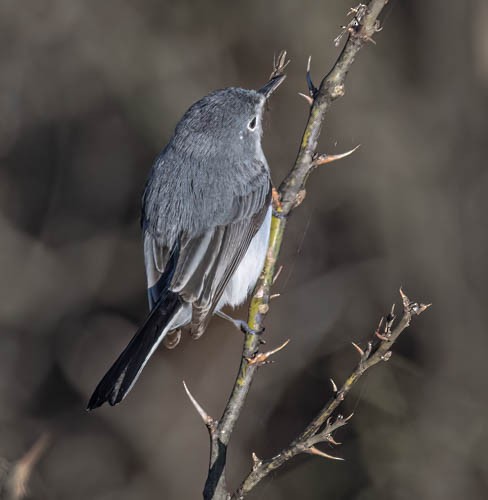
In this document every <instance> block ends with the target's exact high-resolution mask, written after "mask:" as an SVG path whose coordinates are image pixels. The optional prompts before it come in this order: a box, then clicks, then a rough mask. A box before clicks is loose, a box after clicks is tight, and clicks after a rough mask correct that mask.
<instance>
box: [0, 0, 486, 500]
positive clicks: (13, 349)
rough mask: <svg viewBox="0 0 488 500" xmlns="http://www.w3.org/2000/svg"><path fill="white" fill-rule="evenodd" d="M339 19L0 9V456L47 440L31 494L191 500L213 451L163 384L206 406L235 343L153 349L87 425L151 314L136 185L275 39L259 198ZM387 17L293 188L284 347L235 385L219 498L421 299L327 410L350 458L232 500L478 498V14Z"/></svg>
mask: <svg viewBox="0 0 488 500" xmlns="http://www.w3.org/2000/svg"><path fill="white" fill-rule="evenodd" d="M351 6H352V3H351V2H347V1H343V0H328V1H315V0H301V1H298V0H280V1H277V0H273V1H267V2H260V1H259V0H251V1H246V2H227V1H214V2H190V1H188V0H182V1H179V2H168V1H162V0H159V1H155V0H139V1H138V2H131V1H129V0H106V1H104V2H96V1H91V0H90V1H85V2H76V1H72V0H68V1H66V0H35V1H34V0H30V1H29V0H26V1H23V2H18V1H14V0H3V1H2V2H1V3H0V176H1V178H0V193H1V194H0V246H1V251H0V272H1V279H0V456H1V457H3V459H4V460H7V461H14V460H16V459H18V458H20V457H21V456H22V455H23V454H24V453H25V452H26V451H27V449H29V447H30V446H31V445H32V443H33V442H34V441H35V440H36V439H37V438H38V437H39V436H40V435H41V434H42V433H43V432H46V431H48V432H50V433H51V444H50V446H49V447H48V448H47V450H46V452H45V453H44V455H43V457H42V459H41V460H40V462H39V463H38V465H37V466H36V468H35V470H34V473H33V476H32V479H31V481H30V492H29V494H28V498H31V499H36V500H37V499H38V500H41V499H49V500H53V499H54V500H58V499H59V500H64V499H70V500H77V499H80V500H81V499H83V500H86V499H90V500H112V499H117V500H133V499H141V500H152V499H162V498H164V499H167V500H181V499H193V498H200V496H201V491H202V487H203V483H204V479H205V477H206V469H207V459H208V439H207V434H206V430H205V429H204V427H203V426H202V424H201V422H200V420H199V418H198V416H197V415H196V413H195V411H194V409H193V408H192V407H191V405H190V404H189V402H188V400H187V398H186V396H185V394H184V391H183V388H182V380H186V381H187V383H188V385H189V387H190V389H191V391H192V392H193V394H194V395H195V396H196V397H197V399H198V400H199V401H200V402H201V403H202V405H204V406H205V408H206V409H207V410H208V412H209V413H211V414H212V415H214V416H218V415H219V414H220V412H221V411H222V409H223V407H224V404H225V402H226V398H227V396H228V393H229V390H230V388H231V386H232V383H233V380H234V376H235V372H236V367H237V363H238V360H239V357H240V352H241V337H240V334H239V333H237V332H235V331H233V330H232V328H229V326H228V325H227V324H225V323H224V322H223V321H222V320H220V319H214V320H213V321H212V323H211V326H210V328H209V330H208V331H207V333H206V335H205V336H204V337H203V338H202V339H201V340H199V341H198V342H193V341H191V340H189V339H184V341H183V342H182V344H181V345H180V346H179V347H178V348H177V349H176V350H174V351H167V350H165V349H164V348H161V349H160V350H159V351H158V352H157V353H156V354H155V355H154V357H153V359H152V360H151V362H150V363H149V364H148V366H147V368H146V369H145V370H144V373H143V375H142V377H141V379H140V381H139V382H138V384H137V386H136V388H135V390H134V391H133V392H132V393H131V394H130V396H129V397H128V398H127V399H126V400H125V401H124V403H123V404H122V405H119V406H118V407H116V408H102V409H100V410H97V411H96V412H92V413H86V412H85V411H84V407H85V404H86V401H87V399H88V397H89V395H90V394H91V391H92V390H93V388H94V386H95V385H96V383H97V382H98V380H99V378H100V377H101V376H102V375H103V373H104V372H105V370H106V369H107V368H108V366H109V365H110V364H111V362H112V361H113V360H114V358H115V357H116V356H117V355H118V353H119V352H120V350H121V349H122V348H123V347H124V346H125V344H126V343H127V342H128V340H129V338H130V337H131V335H132V333H133V332H134V330H135V329H136V327H137V325H138V324H139V323H140V322H141V320H142V319H143V318H144V315H145V314H146V310H147V304H146V293H145V281H144V280H145V277H144V269H143V261H142V248H141V239H140V231H139V210H140V195H141V192H142V189H143V185H144V181H145V177H146V175H147V173H148V170H149V168H150V166H151V162H152V160H153V159H154V157H155V156H156V155H157V153H158V151H159V150H160V149H161V148H162V147H163V145H164V144H165V143H166V141H167V140H168V138H169V137H170V135H171V133H172V130H173V127H174V126H175V124H176V122H177V120H178V119H179V117H180V116H181V115H182V113H183V112H184V111H185V110H186V108H187V107H188V106H189V105H190V104H191V103H192V102H194V101H195V100H197V99H198V98H200V97H201V96H203V95H204V94H206V93H207V92H209V91H211V90H213V89H215V88H220V87H225V86H243V87H251V88H252V87H254V88H256V87H258V86H260V85H262V84H263V83H264V82H265V81H266V79H267V77H268V75H269V72H270V68H271V62H272V58H273V55H274V54H276V53H278V51H279V50H280V49H281V48H286V49H287V50H288V52H289V56H290V57H291V59H292V62H291V64H290V66H289V70H288V79H287V80H286V83H285V85H284V86H282V87H281V88H280V90H279V92H278V93H277V95H276V96H275V97H274V98H273V101H272V104H271V109H270V112H269V114H268V117H267V126H266V130H265V150H266V154H267V157H268V160H269V163H270V165H271V168H272V172H273V178H274V181H275V182H276V183H277V184H278V183H279V182H280V181H281V179H282V178H283V177H284V175H285V174H286V172H287V171H288V169H289V168H290V166H291V165H292V163H293V160H294V157H295V154H296V151H297V145H298V143H299V139H300V136H301V132H302V130H303V127H304V123H305V120H306V118H307V105H306V103H305V101H304V100H303V99H301V98H300V97H298V95H297V92H299V91H302V92H303V91H304V90H305V88H306V84H305V67H306V62H307V58H308V56H309V55H312V75H313V76H314V77H315V79H316V80H317V81H319V80H320V77H321V76H322V75H323V74H325V72H326V71H327V70H328V68H330V66H331V64H332V63H333V62H334V60H335V58H336V56H337V54H338V48H336V47H335V46H334V43H333V40H334V38H335V37H336V35H337V34H338V33H339V31H340V25H342V24H344V23H345V22H346V21H347V18H346V16H345V14H346V12H347V10H348V8H349V7H351ZM383 17H384V30H383V31H382V32H381V33H379V34H378V35H377V36H376V42H377V45H369V46H368V47H366V48H365V49H364V50H363V51H362V52H361V53H360V55H359V57H358V59H357V61H356V63H355V64H354V67H353V69H352V71H351V73H350V75H349V78H348V80H347V87H346V95H345V97H344V98H343V99H341V100H340V101H338V102H336V103H335V104H334V106H333V110H332V111H331V113H330V114H329V115H328V117H327V121H326V124H325V127H324V131H323V137H322V140H321V144H320V148H319V149H320V151H326V152H328V153H339V152H342V151H344V150H347V149H350V148H352V147H354V146H356V145H357V144H361V147H360V149H359V150H358V151H357V152H356V153H355V154H354V155H353V156H352V157H350V158H348V159H346V160H344V161H342V162H340V164H339V163H336V164H333V165H332V166H330V167H329V166H328V167H324V168H323V169H322V170H319V171H317V172H315V173H314V174H313V177H312V178H311V179H310V182H309V184H308V195H307V198H306V200H305V202H304V203H303V205H302V206H301V207H300V208H299V209H297V210H296V211H295V213H294V214H293V216H292V219H291V220H290V224H289V226H288V229H287V234H286V241H285V243H284V248H283V252H282V256H281V263H282V264H283V265H284V269H283V272H282V274H281V276H280V278H279V279H278V281H277V283H276V288H275V290H276V292H279V293H281V297H280V298H279V299H276V300H275V301H273V303H272V308H271V312H270V314H269V317H268V319H267V321H266V326H267V330H266V338H267V340H268V345H269V346H275V345H278V344H279V343H281V342H283V341H284V340H285V339H287V338H291V339H292V342H291V343H290V345H289V346H288V347H287V348H286V349H285V350H284V351H283V352H281V353H280V354H279V355H277V356H276V361H277V362H276V363H275V364H273V365H271V366H268V367H266V368H263V369H262V370H261V371H260V372H259V374H258V376H257V377H256V380H255V383H254V385H253V387H252V391H251V394H250V397H249V400H248V403H247V406H246V408H245V411H244V413H243V414H242V417H241V419H240V421H239V424H238V426H237V429H236V432H235V434H234V437H233V440H232V442H231V447H230V451H229V482H230V484H231V485H233V486H237V485H238V483H239V481H240V480H241V479H242V478H243V476H244V474H245V473H246V472H247V471H248V469H249V467H250V464H251V452H252V451H254V452H256V453H257V454H258V455H259V456H260V457H268V456H271V455H272V454H274V453H276V452H277V451H279V449H280V448H281V447H282V446H284V445H286V444H287V443H288V442H289V441H290V440H291V439H292V438H293V437H294V436H295V435H296V433H297V432H298V431H300V430H301V429H302V428H303V426H304V425H305V424H306V423H307V422H308V421H309V420H310V419H311V418H312V417H313V415H314V414H315V412H316V411H317V410H318V409H319V408H320V407H321V405H322V404H323V403H324V402H325V401H326V400H327V398H328V397H329V396H330V394H331V388H330V383H329V377H333V378H334V379H335V380H336V382H337V383H340V382H341V381H343V380H344V377H345V376H346V375H347V373H348V372H349V371H350V370H351V369H352V368H353V366H354V365H355V363H356V361H357V354H356V353H355V352H354V350H353V349H352V348H351V346H350V342H351V341H356V342H359V343H363V345H364V342H366V340H367V339H368V338H370V336H371V334H372V332H373V331H374V328H375V326H376V324H377V322H378V320H379V318H380V317H381V316H382V315H383V314H385V313H386V312H387V311H388V310H389V308H390V306H391V303H392V302H393V301H396V302H397V303H399V295H398V288H399V286H400V285H403V287H404V288H405V290H406V291H407V293H408V294H409V295H410V296H411V298H413V299H418V300H423V301H425V302H433V304H434V305H433V307H432V308H431V309H430V310H429V311H428V312H426V313H425V314H424V315H422V316H421V317H420V318H418V319H417V320H416V321H415V322H414V323H413V324H412V326H411V328H410V329H409V330H408V332H406V333H405V334H404V335H403V337H402V338H401V340H400V342H399V344H398V345H397V346H396V347H395V350H394V355H393V357H392V359H391V361H390V362H388V363H387V364H384V365H381V366H379V367H376V368H375V369H373V370H372V371H371V372H369V374H368V375H367V376H366V377H365V378H364V379H363V380H361V382H360V384H359V385H358V387H357V388H356V389H355V391H354V393H353V394H352V395H351V397H350V398H349V399H348V400H347V401H346V403H345V404H344V408H343V409H342V410H341V411H342V412H343V413H344V414H347V413H348V412H351V411H354V412H355V416H354V419H353V420H352V422H351V424H350V425H349V426H347V428H344V429H342V430H341V431H339V433H338V436H337V438H338V439H339V440H340V441H343V443H344V444H343V445H342V446H341V447H340V448H338V449H336V450H332V449H326V451H328V452H329V453H335V454H337V455H339V456H342V457H344V458H345V459H346V461H345V462H327V461H325V460H321V459H318V458H314V457H308V456H305V457H300V458H298V459H296V460H294V461H293V462H291V463H289V464H288V465H287V466H286V467H285V468H284V469H283V470H281V471H279V472H278V473H276V474H275V475H273V476H272V477H270V478H268V479H267V480H266V481H265V482H264V483H263V484H262V485H260V486H259V487H258V488H257V489H256V490H255V493H253V495H251V498H253V499H269V500H275V499H295V498H300V499H310V500H312V499H323V498H341V499H358V500H359V499H360V500H367V499H373V498H374V499H395V500H396V499H398V500H401V499H411V498H418V499H428V500H429V499H440V498H442V499H444V500H450V499H453V500H454V499H459V498H469V499H472V500H476V499H482V498H483V499H484V498H487V495H488V458H487V446H488V424H487V421H488V420H487V419H488V398H487V385H488V379H487V375H486V360H487V357H488V335H487V331H486V325H487V324H488V311H487V305H486V304H487V299H488V293H487V289H488V287H487V286H486V282H487V278H488V266H487V263H486V258H487V253H488V232H487V227H486V214H487V210H488V196H487V189H488V171H487V164H486V162H487V160H486V159H487V157H488V141H487V132H488V127H487V126H488V99H487V97H488V92H487V90H488V31H487V30H486V26H487V25H488V4H487V3H486V1H485V0H467V1H465V2H455V1H446V0H416V1H410V2H406V1H402V0H392V1H391V2H390V3H389V5H388V7H387V8H386V11H385V15H384V16H383ZM236 314H237V315H238V316H241V317H244V316H245V314H246V310H245V308H242V310H239V311H238V312H237V313H236Z"/></svg>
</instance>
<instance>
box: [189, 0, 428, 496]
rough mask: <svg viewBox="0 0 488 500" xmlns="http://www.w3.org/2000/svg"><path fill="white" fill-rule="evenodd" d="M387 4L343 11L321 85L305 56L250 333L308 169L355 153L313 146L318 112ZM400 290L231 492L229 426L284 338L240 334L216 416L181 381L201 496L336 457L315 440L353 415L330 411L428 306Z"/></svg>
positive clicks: (281, 64)
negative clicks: (300, 100) (282, 439)
mask: <svg viewBox="0 0 488 500" xmlns="http://www.w3.org/2000/svg"><path fill="white" fill-rule="evenodd" d="M387 3H388V0H370V1H369V3H368V4H367V5H365V4H359V5H358V6H357V7H356V8H354V9H351V10H350V12H349V15H352V19H351V21H350V22H349V23H348V24H347V26H343V31H342V32H341V34H340V35H339V37H337V38H336V40H335V44H336V46H337V45H338V44H339V43H340V41H341V39H342V38H343V37H344V36H347V40H346V42H345V45H344V47H343V49H342V51H341V53H340V55H339V57H338V59H337V61H336V62H335V64H334V66H333V68H332V69H331V71H330V72H329V73H328V74H327V75H326V76H325V77H324V78H323V80H322V81H321V83H320V85H319V87H315V85H314V84H313V81H312V78H311V74H310V59H309V61H308V66H307V73H306V80H307V86H308V95H305V94H300V95H301V96H303V97H304V98H305V99H306V101H307V102H308V104H309V105H310V114H309V118H308V121H307V124H306V127H305V131H304V133H303V136H302V140H301V144H300V148H299V151H298V155H297V158H296V160H295V163H294V166H293V167H292V169H291V170H290V172H289V173H288V175H287V176H286V178H285V179H284V180H283V182H282V183H281V185H280V187H279V189H278V190H274V192H273V215H274V216H273V218H272V222H271V233H270V241H269V246H268V253H267V257H266V262H265V264H264V269H263V272H262V274H261V276H260V279H259V281H258V284H257V286H256V288H255V291H254V295H253V297H252V300H251V304H250V307H249V318H248V324H249V327H250V329H251V330H252V331H254V332H259V331H262V330H263V322H264V319H265V317H266V314H267V313H268V310H269V304H270V300H271V298H272V297H273V295H271V288H272V285H273V283H274V278H275V267H276V262H277V259H278V255H279V252H280V248H281V244H282V241H283V234H284V230H285V228H286V225H287V217H288V216H289V214H290V213H291V212H292V210H293V209H294V208H295V207H297V206H298V205H299V204H300V203H301V202H302V201H303V199H304V198H305V194H306V191H305V184H306V181H307V179H308V176H309V175H310V173H311V172H312V171H313V170H314V169H316V168H317V167H319V166H320V165H324V164H326V163H330V162H332V161H335V160H338V159H341V158H343V157H344V156H347V155H349V154H351V153H353V152H354V151H355V149H356V148H354V149H353V150H351V151H349V152H347V153H345V154H342V155H335V156H328V155H325V154H318V153H317V144H318V140H319V137H320V133H321V129H322V123H323V120H324V117H325V115H326V113H327V112H328V110H329V108H330V106H331V104H332V102H333V101H335V100H336V99H338V98H339V97H342V96H343V95H344V85H345V79H346V76H347V74H348V72H349V70H350V68H351V66H352V64H353V62H354V59H355V57H356V55H357V53H358V52H359V50H360V49H361V48H362V47H363V46H364V45H365V44H366V43H368V42H373V35H374V34H375V33H376V32H378V31H380V25H379V20H378V16H379V15H380V13H381V11H382V10H383V8H384V7H385V5H386V4H387ZM373 43H374V42H373ZM287 64H288V62H287V61H286V52H282V53H281V54H280V55H279V56H278V58H277V59H276V60H275V61H274V65H273V72H272V73H271V76H270V79H272V78H274V77H277V76H279V75H282V74H284V70H285V67H286V66H287ZM278 272H279V271H278ZM401 293H402V300H403V315H402V317H401V319H400V320H399V321H398V323H397V324H396V326H394V327H393V323H394V321H395V316H394V312H393V310H392V312H391V313H390V314H389V315H388V316H387V318H386V320H385V322H384V325H383V322H382V323H381V324H380V326H379V327H378V329H377V331H376V332H375V338H374V340H373V341H371V342H370V343H368V346H367V347H366V349H365V350H363V349H361V348H360V347H359V346H357V345H356V346H355V347H356V349H357V350H358V351H359V353H360V361H359V363H358V366H357V367H356V369H355V370H354V372H353V373H352V374H351V375H350V376H349V378H348V379H347V380H346V382H344V384H343V385H342V386H341V387H340V389H337V386H336V384H335V382H334V381H332V380H331V382H332V386H333V389H334V397H333V398H332V400H331V401H329V402H328V403H327V405H326V406H325V407H324V408H323V409H322V411H320V412H319V414H318V415H317V416H316V417H315V418H314V419H313V421H312V422H311V423H310V424H309V425H308V426H307V428H306V429H305V430H304V431H303V432H302V433H301V434H300V435H299V436H298V437H297V438H296V439H295V440H294V441H293V442H292V443H291V444H290V445H289V446H288V447H286V448H284V449H283V450H282V451H281V452H280V453H279V454H278V455H276V456H275V457H273V458H271V459H269V460H260V459H259V458H258V457H257V456H256V455H255V454H254V453H253V455H252V459H253V468H252V470H251V472H250V473H249V474H248V476H247V477H246V478H245V479H244V481H243V482H242V483H241V485H240V487H239V488H238V489H237V491H235V492H234V493H230V492H229V490H228V488H227V484H226V478H225V466H226V459H227V456H226V455H227V446H228V444H229V440H230V437H231V434H232V431H233V429H234V426H235V423H236V421H237V419H238V417H239V415H240V413H241V410H242V408H243V405H244V403H245V401H246V397H247V394H248V392H249V389H250V387H251V383H252V380H253V378H254V375H255V373H256V370H257V368H258V367H259V366H261V365H263V364H265V363H267V362H269V358H270V357H271V356H272V355H273V354H275V353H276V352H277V351H278V350H280V349H282V348H283V347H285V345H286V344H285V345H283V346H281V347H279V348H278V349H274V350H271V351H269V352H265V353H260V352H259V348H260V342H261V341H260V336H259V335H256V334H253V333H248V334H246V335H245V339H244V348H243V353H242V358H241V363H240V366H239V371H238V374H237V378H236V381H235V384H234V387H233V390H232V393H231V395H230V398H229V401H228V402H227V405H226V407H225V410H224V413H223V415H222V417H221V418H220V420H214V419H213V418H212V417H210V416H208V415H207V413H206V412H205V410H203V408H202V407H201V406H200V404H199V403H198V402H197V401H196V400H195V398H194V397H193V396H192V395H191V394H190V392H189V391H188V389H187V388H186V386H185V389H186V391H187V393H188V396H189V397H190V400H191V402H192V404H193V405H194V406H195V408H196V409H197V411H198V413H199V414H200V416H201V417H202V420H203V421H204V423H205V425H206V426H207V429H208V431H209V435H210V465H209V472H208V477H207V480H206V483H205V488H204V492H203V496H204V498H205V499H206V500H210V499H212V500H229V499H231V498H232V499H241V498H244V497H245V496H246V494H248V493H249V492H250V491H251V490H252V488H254V486H256V485H257V484H258V483H259V482H260V481H261V480H262V479H263V478H264V477H266V476H267V475H268V474H269V473H270V472H271V471H273V470H276V469H277V468H279V467H280V466H281V465H283V464H284V463H285V462H286V461H288V460H289V459H291V458H292V457H294V456H295V455H297V454H299V453H310V454H313V455H317V456H321V457H324V458H333V459H338V460H340V458H337V457H333V456H331V455H328V454H326V453H325V452H323V451H321V450H319V449H318V448H317V447H316V445H317V444H319V443H323V442H328V443H330V444H333V445H334V444H339V443H337V442H336V441H335V440H334V438H333V436H332V434H333V432H334V431H335V430H337V429H338V428H339V427H342V426H343V425H345V424H346V423H347V421H348V420H349V418H351V417H352V415H351V416H349V417H347V418H344V417H343V416H342V415H337V416H336V417H335V418H334V417H333V412H334V411H335V410H336V409H337V407H338V406H339V405H340V403H341V402H342V401H343V400H344V398H345V396H346V395H347V394H348V392H349V391H350V389H351V388H352V386H353V385H354V384H355V383H356V381H357V380H358V379H359V377H361V375H362V374H363V373H364V372H365V371H366V370H367V369H369V368H370V367H372V366H374V365H375V364H377V363H379V361H381V360H385V361H386V360H387V359H388V358H389V357H390V356H391V351H390V349H391V346H392V345H393V343H394V342H395V340H396V339H397V338H398V336H399V335H400V333H401V332H402V331H403V330H404V329H405V328H406V327H407V326H408V325H409V324H410V321H411V319H412V317H413V316H414V315H417V314H420V313H422V312H423V311H424V310H425V309H426V308H427V307H428V305H425V304H418V303H413V302H410V300H409V299H408V297H406V295H405V294H403V292H401Z"/></svg>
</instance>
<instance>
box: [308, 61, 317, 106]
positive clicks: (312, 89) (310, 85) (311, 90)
mask: <svg viewBox="0 0 488 500" xmlns="http://www.w3.org/2000/svg"><path fill="white" fill-rule="evenodd" d="M311 64H312V56H308V62H307V86H308V92H309V94H310V97H312V98H314V97H315V96H316V95H317V87H315V85H314V84H313V82H312V77H311V76H310V66H311Z"/></svg>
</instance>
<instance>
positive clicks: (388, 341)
mask: <svg viewBox="0 0 488 500" xmlns="http://www.w3.org/2000/svg"><path fill="white" fill-rule="evenodd" d="M400 294H401V297H402V302H403V315H402V317H401V319H400V320H399V321H398V323H397V324H396V326H395V327H394V328H392V326H393V323H394V321H395V319H396V318H395V316H393V317H391V319H389V320H388V321H387V322H386V323H385V326H384V329H383V331H382V332H381V333H380V335H381V336H382V337H383V338H384V340H381V341H379V340H378V339H379V337H378V335H377V333H378V330H376V332H375V337H374V339H373V340H372V341H370V342H368V347H367V348H366V349H365V350H361V352H362V354H361V355H360V359H359V363H358V365H357V366H356V369H355V370H354V371H353V372H352V373H351V375H349V377H348V378H347V380H346V381H345V382H344V384H343V385H342V387H341V388H340V389H339V390H338V391H335V394H334V396H333V398H332V399H331V400H330V401H329V402H328V403H327V404H326V405H325V406H324V407H323V408H322V410H321V411H320V412H319V413H318V414H317V416H316V417H315V418H314V419H313V420H312V422H310V424H309V425H308V426H307V427H306V428H305V430H304V431H303V432H302V433H301V434H300V435H299V436H298V437H297V438H296V439H294V440H293V441H292V442H291V443H290V445H289V446H287V447H286V448H284V449H283V450H282V451H280V453H278V454H277V455H276V456H274V457H273V458H270V459H269V460H262V461H261V462H260V463H259V464H258V465H255V466H254V467H253V469H252V471H251V472H250V473H249V474H248V476H247V477H246V479H244V481H243V482H242V484H241V485H240V486H239V488H238V489H237V491H236V492H235V493H234V494H233V495H232V498H233V499H236V500H237V499H241V498H244V496H245V495H246V494H247V493H249V492H250V491H251V490H252V489H253V488H254V487H255V486H256V485H257V484H258V483H259V482H260V481H261V480H262V479H264V478H265V477H266V476H267V475H268V474H269V473H270V472H272V471H274V470H276V469H278V468H279V467H281V466H282V465H283V464H284V463H285V462H287V461H288V460H290V459H291V458H293V457H294V456H296V455H299V454H300V453H310V454H313V455H318V456H322V457H323V458H329V459H333V460H341V458H339V457H335V456H332V455H328V454H326V453H324V452H322V451H320V450H318V449H317V448H316V447H315V445H316V444H318V443H324V442H327V443H330V444H335V445H337V444H339V443H337V442H336V441H335V440H334V438H333V437H332V434H333V432H334V431H335V430H337V429H338V428H339V427H342V426H344V425H346V423H347V422H348V420H349V419H350V418H351V417H352V415H350V416H349V417H347V418H343V417H342V415H337V417H336V418H335V420H334V419H333V417H332V415H333V413H334V411H335V410H336V409H337V408H338V407H339V405H340V404H341V403H342V401H344V398H345V397H346V395H347V394H348V393H349V391H350V390H351V389H352V388H353V386H354V385H355V384H356V382H357V381H358V380H359V379H360V378H361V376H362V375H363V374H364V373H365V372H366V371H367V370H368V369H369V368H371V367H373V366H374V365H376V364H378V363H379V362H380V361H388V359H390V357H391V347H392V346H393V344H394V343H395V341H396V340H397V339H398V337H399V336H400V334H401V333H402V332H403V331H404V330H405V329H406V328H407V327H408V326H409V325H410V322H411V320H412V318H413V316H418V315H419V314H421V313H423V312H424V311H425V310H426V309H427V308H428V307H430V304H422V303H420V304H419V303H417V302H412V301H410V299H409V298H408V297H407V296H406V295H405V293H404V292H403V291H402V290H401V289H400ZM378 341H379V344H377V345H376V346H375V345H374V343H375V342H376V343H377V342H378Z"/></svg>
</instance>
